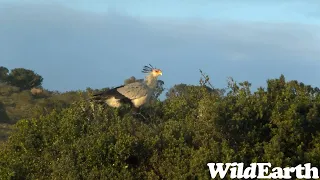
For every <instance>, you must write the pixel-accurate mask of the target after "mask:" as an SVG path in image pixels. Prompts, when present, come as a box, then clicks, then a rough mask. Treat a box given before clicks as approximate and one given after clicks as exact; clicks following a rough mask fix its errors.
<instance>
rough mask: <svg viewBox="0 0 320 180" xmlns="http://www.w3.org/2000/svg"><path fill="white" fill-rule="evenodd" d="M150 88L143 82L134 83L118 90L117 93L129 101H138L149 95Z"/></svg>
mask: <svg viewBox="0 0 320 180" xmlns="http://www.w3.org/2000/svg"><path fill="white" fill-rule="evenodd" d="M148 90H149V88H148V86H146V85H145V84H144V83H143V82H134V83H130V84H127V85H125V86H122V87H119V88H117V91H118V92H119V93H121V94H122V95H124V96H125V97H127V98H129V99H131V100H132V99H137V98H140V97H143V96H146V95H147V94H148Z"/></svg>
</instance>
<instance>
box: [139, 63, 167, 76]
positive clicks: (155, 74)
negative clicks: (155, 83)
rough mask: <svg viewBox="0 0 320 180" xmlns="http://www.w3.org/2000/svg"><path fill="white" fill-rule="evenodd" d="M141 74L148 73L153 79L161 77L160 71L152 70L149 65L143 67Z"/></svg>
mask: <svg viewBox="0 0 320 180" xmlns="http://www.w3.org/2000/svg"><path fill="white" fill-rule="evenodd" d="M142 72H143V73H150V74H152V76H153V77H158V76H162V71H161V69H158V68H154V67H152V66H151V64H149V66H144V68H143V70H142Z"/></svg>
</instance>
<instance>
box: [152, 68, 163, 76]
mask: <svg viewBox="0 0 320 180" xmlns="http://www.w3.org/2000/svg"><path fill="white" fill-rule="evenodd" d="M152 74H153V75H154V76H161V75H162V71H161V70H160V69H154V70H153V71H152Z"/></svg>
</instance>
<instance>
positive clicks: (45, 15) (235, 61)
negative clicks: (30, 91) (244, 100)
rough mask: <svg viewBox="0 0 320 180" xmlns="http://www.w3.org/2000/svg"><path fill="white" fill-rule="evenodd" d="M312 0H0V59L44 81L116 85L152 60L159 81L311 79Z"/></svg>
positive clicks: (316, 20) (318, 6)
mask: <svg viewBox="0 0 320 180" xmlns="http://www.w3.org/2000/svg"><path fill="white" fill-rule="evenodd" d="M319 55H320V1H319V0H277V1H276V0H268V1H267V0H266V1H256V0H241V1H231V0H223V1H222V0H220V1H218V0H216V1H214V0H210V1H209V0H207V1H205V0H197V1H195V0H183V1H182V0H176V1H169V0H162V1H146V0H145V1H143V0H141V1H133V0H130V1H129V0H113V1H110V0H101V1H98V0H90V1H89V0H87V1H84V0H59V1H58V0H57V1H53V0H43V1H40V0H38V1H36V0H33V1H31V0H29V1H28V0H24V1H18V0H0V65H2V66H6V67H8V68H9V69H12V68H16V67H24V68H29V69H32V70H34V71H36V72H37V73H39V74H40V75H42V76H43V77H44V84H43V85H44V87H45V88H48V89H51V90H60V91H67V90H77V89H85V88H86V87H91V88H103V87H110V86H118V85H120V84H122V83H123V80H124V79H126V78H129V77H130V76H136V77H137V78H143V76H144V75H143V74H142V73H141V70H142V67H143V66H144V65H146V64H149V63H151V64H152V65H154V66H156V67H158V68H161V69H162V70H163V76H162V77H161V80H163V81H164V82H165V86H166V88H170V87H171V86H173V85H174V84H179V83H187V84H198V83H199V78H200V73H199V69H202V70H203V71H204V72H206V73H207V74H208V75H209V76H210V77H211V78H212V81H211V83H212V84H213V85H214V86H216V87H219V88H223V87H225V86H226V78H227V77H228V76H232V77H234V79H235V80H237V81H243V80H248V81H249V82H252V83H253V86H254V87H257V86H265V82H266V80H267V79H268V78H275V77H279V76H280V74H284V75H285V77H287V79H296V80H299V81H303V82H305V83H307V84H311V85H313V86H319V78H320V73H319V67H320V58H319V57H320V56H319Z"/></svg>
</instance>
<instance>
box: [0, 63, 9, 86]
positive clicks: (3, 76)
mask: <svg viewBox="0 0 320 180" xmlns="http://www.w3.org/2000/svg"><path fill="white" fill-rule="evenodd" d="M8 73H9V70H8V68H6V67H3V66H0V82H2V83H3V82H6V81H7V78H8Z"/></svg>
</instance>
